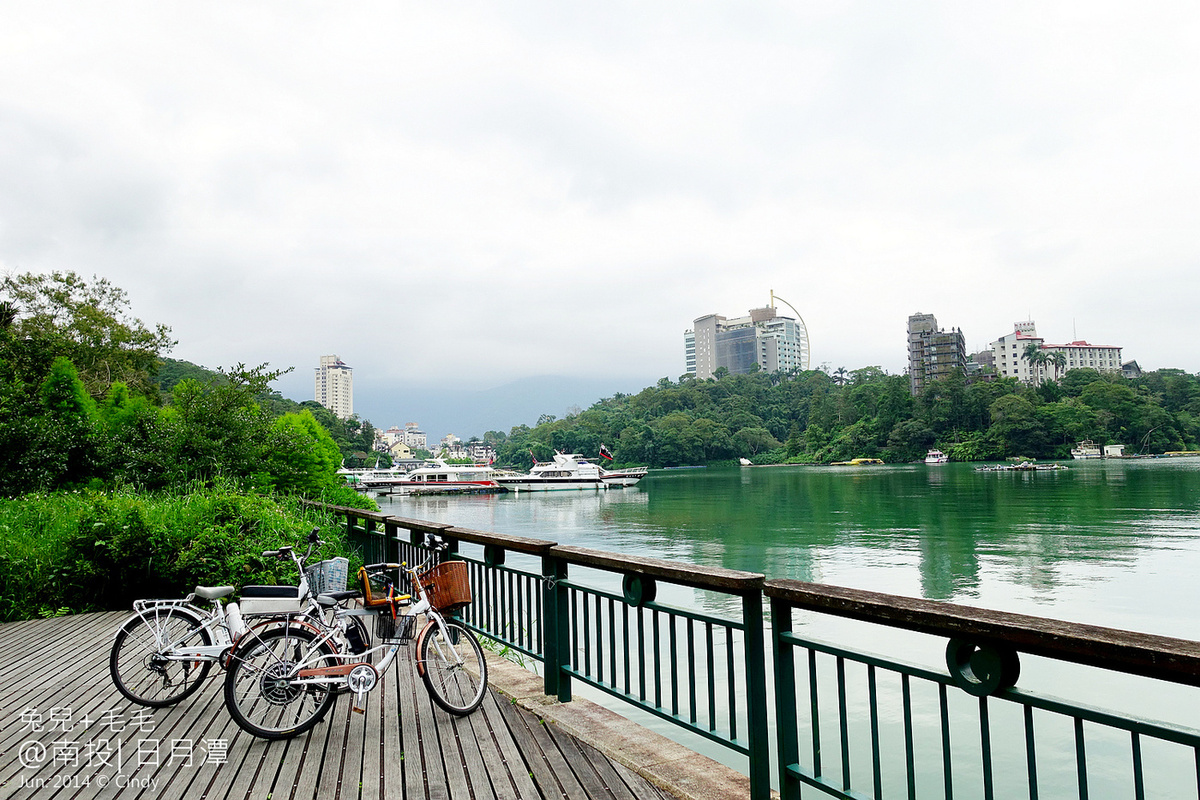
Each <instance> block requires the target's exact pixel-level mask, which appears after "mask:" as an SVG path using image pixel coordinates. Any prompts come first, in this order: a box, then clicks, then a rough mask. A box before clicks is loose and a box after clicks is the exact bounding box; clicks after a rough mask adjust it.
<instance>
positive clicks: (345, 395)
mask: <svg viewBox="0 0 1200 800" xmlns="http://www.w3.org/2000/svg"><path fill="white" fill-rule="evenodd" d="M316 373H317V374H316V381H315V386H314V389H313V399H315V400H316V401H317V402H318V403H320V404H321V405H323V406H325V407H326V408H328V409H329V410H330V411H332V412H333V413H334V415H335V416H336V417H338V418H339V419H349V417H350V415H352V414H353V413H354V370H353V369H351V368H350V367H348V366H347V365H346V364H345V363H344V362H343V361H342V360H341V359H340V358H338V357H337V356H321V366H319V367H317V369H316Z"/></svg>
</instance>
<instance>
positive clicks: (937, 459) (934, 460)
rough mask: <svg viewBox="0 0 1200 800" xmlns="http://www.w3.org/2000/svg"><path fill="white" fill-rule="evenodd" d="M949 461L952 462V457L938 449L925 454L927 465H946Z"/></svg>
mask: <svg viewBox="0 0 1200 800" xmlns="http://www.w3.org/2000/svg"><path fill="white" fill-rule="evenodd" d="M948 461H950V456H948V455H946V454H945V453H943V452H942V451H941V450H938V449H936V448H935V449H933V450H930V451H929V452H928V453H926V454H925V463H926V464H945V463H947V462H948Z"/></svg>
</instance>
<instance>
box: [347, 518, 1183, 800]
mask: <svg viewBox="0 0 1200 800" xmlns="http://www.w3.org/2000/svg"><path fill="white" fill-rule="evenodd" d="M333 510H334V511H337V512H339V513H342V514H344V515H345V516H346V519H347V526H348V530H349V531H350V533H351V534H352V535H353V539H352V541H354V542H356V543H358V545H359V546H360V547H361V548H362V553H363V559H364V561H383V560H388V561H401V560H403V561H408V562H409V563H416V562H419V561H421V560H424V558H425V557H426V551H425V550H424V548H423V547H422V544H423V542H424V539H425V536H426V534H437V535H439V536H440V537H442V538H443V539H445V540H446V541H447V542H449V543H450V545H451V550H452V552H453V555H452V557H454V558H459V559H462V560H463V561H465V562H467V564H468V566H469V570H470V575H471V585H472V590H473V592H474V595H475V600H476V602H474V603H473V604H472V605H470V606H469V607H467V609H465V610H464V611H463V619H464V621H465V622H466V624H468V625H469V626H470V627H471V628H473V629H474V630H476V631H477V632H478V633H480V634H481V635H482V636H484V637H486V638H488V639H491V640H493V641H494V642H495V643H497V645H498V646H500V647H504V648H511V649H512V650H514V651H517V652H519V653H521V654H523V655H524V656H526V657H528V658H531V659H534V660H536V661H538V662H541V664H542V667H543V669H542V673H543V679H544V682H545V692H546V693H547V694H548V695H551V696H555V697H557V698H558V699H559V700H562V701H567V700H570V699H571V696H572V683H573V682H575V681H578V682H581V683H583V684H586V685H587V686H590V687H592V688H594V689H596V690H598V691H600V692H603V693H605V694H607V695H609V696H611V697H615V698H618V699H619V700H621V701H624V702H626V703H628V704H630V705H632V706H634V707H637V708H640V709H642V710H644V711H646V712H648V713H650V714H653V715H655V716H657V717H659V718H661V719H664V720H667V721H669V722H670V723H672V724H674V725H677V726H679V727H680V728H681V729H683V730H686V731H689V732H691V733H692V734H695V735H697V736H699V737H702V738H703V739H705V740H707V741H709V742H712V743H714V744H716V745H718V746H720V747H721V748H724V749H726V750H727V751H728V752H730V753H734V754H738V755H739V756H741V757H743V758H744V759H745V764H746V771H747V773H748V774H749V776H750V793H751V797H753V798H755V799H756V800H760V799H761V800H766V798H769V797H770V794H771V783H772V777H773V776H774V777H775V779H776V780H777V785H778V788H779V790H780V792H781V794H782V796H783V797H784V798H796V797H799V796H800V793H801V789H802V787H804V788H808V789H810V790H812V791H816V792H818V793H820V794H822V795H824V796H832V797H839V798H866V797H874V798H882V797H889V798H890V797H908V798H916V797H945V798H947V800H950V799H951V798H953V797H955V796H956V795H957V796H959V797H983V798H985V800H991V798H994V797H1013V796H1019V797H1029V798H1031V800H1036V798H1038V797H1058V796H1063V795H1064V793H1065V792H1066V791H1067V789H1066V788H1065V787H1067V786H1068V784H1069V787H1070V788H1069V793H1070V794H1072V795H1074V796H1078V797H1080V798H1085V799H1086V798H1089V797H1091V796H1093V795H1097V796H1122V797H1133V798H1137V799H1138V800H1141V798H1146V797H1156V796H1160V795H1159V794H1156V789H1155V786H1154V785H1153V777H1154V776H1155V775H1157V774H1159V773H1160V772H1161V771H1162V767H1161V764H1162V762H1163V759H1162V754H1161V752H1160V751H1161V749H1162V747H1163V746H1170V747H1173V748H1176V749H1177V750H1181V751H1182V752H1183V753H1184V756H1185V757H1186V759H1188V760H1189V765H1188V766H1186V767H1183V768H1180V767H1179V766H1178V764H1177V763H1176V764H1174V766H1172V767H1171V768H1170V770H1173V771H1171V772H1170V774H1171V775H1172V780H1173V781H1174V783H1173V785H1172V791H1174V792H1175V793H1176V794H1174V795H1172V796H1182V795H1179V794H1178V793H1179V791H1180V790H1179V786H1180V785H1182V784H1188V785H1191V787H1192V788H1191V789H1187V790H1186V792H1187V794H1188V796H1194V797H1200V732H1198V731H1196V730H1193V729H1190V728H1184V727H1180V726H1173V725H1170V724H1165V723H1160V722H1154V721H1151V720H1145V719H1138V718H1136V717H1135V716H1132V715H1128V714H1118V713H1114V712H1111V711H1107V710H1104V709H1100V708H1096V707H1092V706H1088V705H1085V704H1080V703H1072V702H1069V701H1067V700H1062V699H1059V698H1054V697H1049V696H1044V695H1039V694H1037V693H1034V692H1030V691H1026V690H1022V689H1018V688H1015V683H1016V681H1017V677H1018V676H1019V672H1020V666H1021V664H1020V659H1019V656H1018V653H1022V654H1030V655H1034V656H1041V657H1046V658H1051V659H1055V660H1056V661H1058V662H1074V663H1076V664H1082V665H1088V666H1094V667H1101V668H1103V669H1107V670H1114V671H1117V672H1122V673H1127V674H1129V675H1133V676H1142V677H1146V678H1155V679H1159V680H1164V681H1170V682H1172V683H1175V684H1184V685H1188V686H1200V643H1197V642H1189V641H1183V640H1178V639H1169V638H1166V637H1157V636H1149V635H1143V634H1135V633H1129V632H1126V631H1116V630H1112V629H1107V628H1100V627H1096V626H1087V625H1076V624H1071V623H1063V622H1057V621H1054V620H1046V619H1042V618H1037V617H1029V616H1023V615H1016V614H1005V613H1000V612H993V611H987V610H983V609H973V608H968V607H964V606H956V605H952V604H949V603H938V602H931V601H924V600H916V599H912V598H904V597H897V596H893V595H882V594H876V593H871V592H862V591H858V590H851V589H842V588H839V587H832V586H825V585H817V584H806V583H801V582H798V581H786V580H772V581H765V580H764V577H763V576H762V575H757V574H754V573H746V572H738V571H734V570H725V569H715V568H704V567H695V566H690V565H685V564H679V563H675V562H668V561H662V560H658V559H649V558H638V557H632V556H624V555H619V554H615V553H608V552H602V551H597V550H589V549H584V548H577V547H566V546H561V545H557V544H555V543H554V542H552V541H546V540H540V539H526V538H520V537H511V536H502V535H498V534H493V533H487V532H482V531H473V530H469V529H464V528H456V527H452V526H449V525H444V524H438V523H429V522H423V521H420V520H411V519H404V518H399V517H392V516H387V515H382V514H374V513H370V512H363V511H358V510H355V509H344V508H335V509H333ZM464 544H466V545H470V547H468V548H467V550H464V549H463V548H462V545H464ZM510 556H511V558H510ZM510 562H511V563H510ZM764 597H765V598H766V599H767V600H769V603H770V616H769V621H770V626H769V628H768V626H767V621H768V618H767V614H766V613H764ZM696 598H703V599H704V600H705V602H703V603H696V602H695V600H696ZM672 600H674V601H675V602H672ZM698 605H703V606H706V608H699V607H697V606H698ZM685 606H686V607H685ZM713 609H715V610H713ZM814 615H819V616H816V617H815V618H821V619H829V618H831V617H836V618H849V619H852V620H858V621H860V622H863V623H872V624H874V625H879V626H886V631H887V636H884V637H879V638H880V639H889V638H891V639H894V638H895V637H896V636H901V637H905V636H911V637H923V639H924V640H925V641H926V643H928V642H929V641H944V640H948V644H947V645H946V646H945V650H946V657H945V661H946V667H947V669H946V670H945V671H941V670H939V669H931V668H930V667H929V666H928V665H922V664H918V663H914V662H912V661H911V660H906V659H904V658H895V657H887V656H881V655H875V654H872V653H869V652H866V651H864V650H863V649H861V648H851V647H847V646H845V645H842V644H837V643H831V642H826V641H822V640H820V639H818V638H815V637H813V636H807V635H801V632H799V631H798V630H797V622H798V620H799V621H803V620H808V619H812V618H814ZM800 627H801V629H803V628H804V627H807V626H806V625H801V626H800ZM930 636H934V637H941V639H939V640H930V639H929V637H930ZM940 646H941V645H939V647H940ZM905 648H907V645H905ZM772 694H773V704H771V705H770V706H769V705H768V696H770V695H772ZM772 717H773V719H772ZM1114 737H1124V744H1123V745H1122V744H1120V743H1119V742H1116V741H1115V740H1114ZM772 743H774V746H772ZM1151 749H1152V750H1153V753H1154V754H1153V756H1152V757H1151V756H1149V755H1147V752H1148V751H1149V750H1151ZM772 753H774V754H775V755H776V757H777V761H778V764H777V766H776V768H775V769H773V768H772V766H771V757H772ZM1177 755H1178V754H1173V755H1172V758H1174V759H1175V761H1176V762H1177V761H1178V758H1177V757H1176V756H1177ZM1150 762H1153V765H1154V766H1153V767H1151V768H1149V769H1148V768H1147V764H1148V763H1150ZM1064 771H1065V772H1068V773H1070V774H1069V775H1067V777H1065V778H1064ZM1180 775H1182V777H1180ZM1097 789H1099V790H1097Z"/></svg>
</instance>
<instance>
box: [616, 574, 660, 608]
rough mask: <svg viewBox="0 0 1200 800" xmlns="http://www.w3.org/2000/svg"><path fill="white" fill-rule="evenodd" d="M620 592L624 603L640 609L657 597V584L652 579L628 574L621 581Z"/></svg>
mask: <svg viewBox="0 0 1200 800" xmlns="http://www.w3.org/2000/svg"><path fill="white" fill-rule="evenodd" d="M621 591H622V593H623V594H624V595H625V602H626V603H628V604H629V605H631V606H634V607H640V606H643V605H645V604H646V603H651V602H653V601H654V598H655V597H656V596H657V595H658V584H657V583H655V581H654V578H648V577H646V576H645V575H635V574H633V573H628V574H626V575H625V577H624V579H622V581H621Z"/></svg>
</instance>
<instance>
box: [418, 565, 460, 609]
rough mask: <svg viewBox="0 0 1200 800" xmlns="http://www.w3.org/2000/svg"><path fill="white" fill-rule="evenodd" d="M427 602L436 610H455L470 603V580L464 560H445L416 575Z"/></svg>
mask: <svg viewBox="0 0 1200 800" xmlns="http://www.w3.org/2000/svg"><path fill="white" fill-rule="evenodd" d="M417 577H418V578H420V580H421V585H422V586H424V587H425V593H426V594H428V595H429V604H430V605H431V606H433V607H434V608H436V609H437V610H438V611H457V610H458V609H460V608H462V607H463V606H466V605H469V604H470V603H471V581H470V577H469V576H468V574H467V564H466V562H465V561H447V562H445V563H444V564H438V565H437V566H436V567H433V568H432V569H428V570H426V571H425V572H422V573H421V574H420V575H418V576H417Z"/></svg>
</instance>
